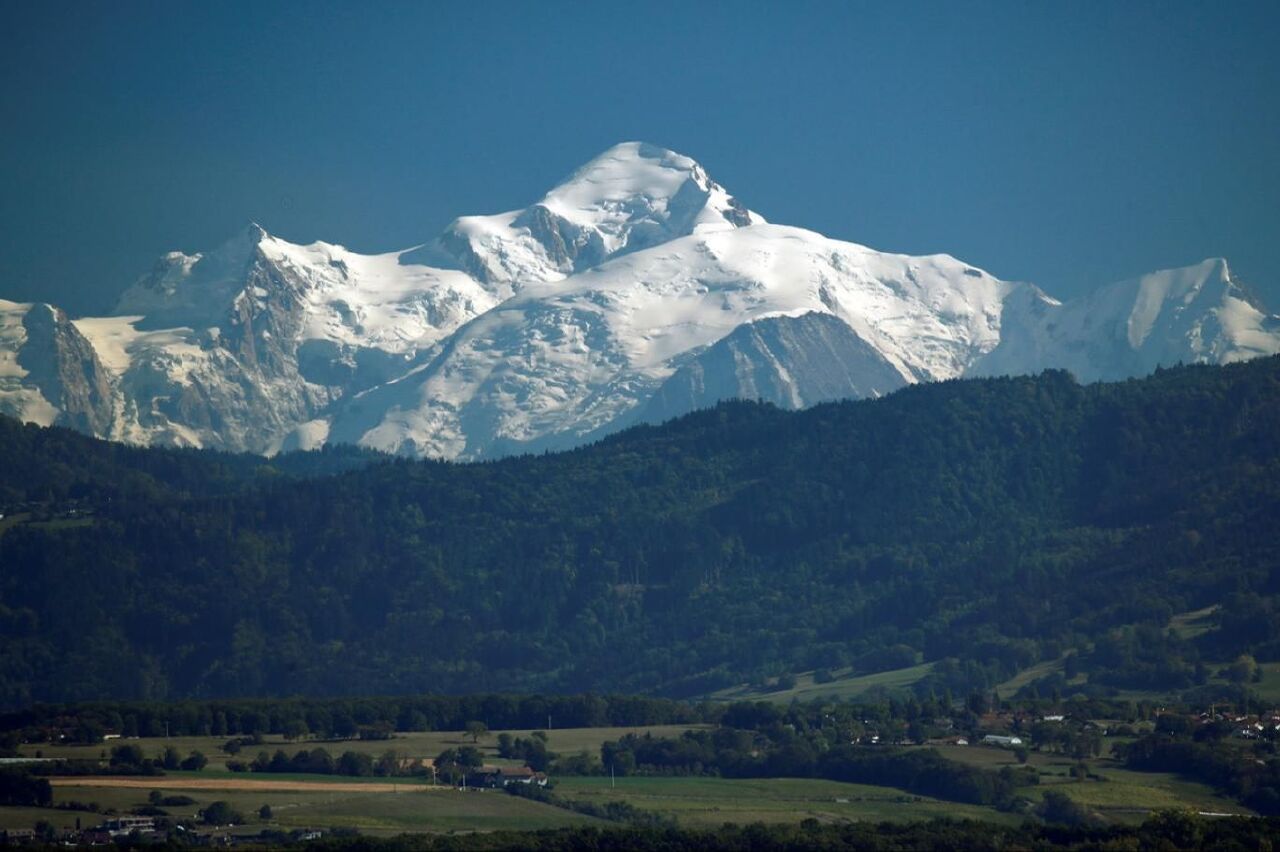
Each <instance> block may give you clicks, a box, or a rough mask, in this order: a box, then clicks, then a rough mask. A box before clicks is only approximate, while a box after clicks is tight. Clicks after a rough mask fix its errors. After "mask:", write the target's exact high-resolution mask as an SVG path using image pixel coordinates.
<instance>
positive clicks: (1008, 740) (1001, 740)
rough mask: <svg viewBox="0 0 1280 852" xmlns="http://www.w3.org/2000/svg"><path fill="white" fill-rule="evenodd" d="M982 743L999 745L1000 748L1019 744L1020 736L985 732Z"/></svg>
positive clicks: (1020, 743)
mask: <svg viewBox="0 0 1280 852" xmlns="http://www.w3.org/2000/svg"><path fill="white" fill-rule="evenodd" d="M982 744H983V745H993V746H1000V747H1002V748H1008V747H1010V746H1020V745H1022V737H1002V736H1000V735H998V734H987V735H986V736H985V737H983V738H982Z"/></svg>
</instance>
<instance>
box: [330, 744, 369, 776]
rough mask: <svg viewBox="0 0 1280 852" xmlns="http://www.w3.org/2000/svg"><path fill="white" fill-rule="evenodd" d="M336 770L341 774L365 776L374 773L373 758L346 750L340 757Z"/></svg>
mask: <svg viewBox="0 0 1280 852" xmlns="http://www.w3.org/2000/svg"><path fill="white" fill-rule="evenodd" d="M336 771H337V773H338V774H339V775H351V776H355V777H358V778H359V777H365V776H368V775H372V774H373V758H371V757H369V755H367V754H360V753H359V752H355V751H344V752H343V753H342V756H341V757H339V758H338V765H337V767H336Z"/></svg>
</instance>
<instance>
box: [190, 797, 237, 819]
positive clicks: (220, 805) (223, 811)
mask: <svg viewBox="0 0 1280 852" xmlns="http://www.w3.org/2000/svg"><path fill="white" fill-rule="evenodd" d="M200 818H201V820H202V821H203V822H204V824H205V825H239V824H240V823H243V822H244V815H243V814H241V813H240V812H239V811H237V810H235V809H234V808H232V807H231V805H229V804H228V803H226V802H224V801H222V800H221V799H219V800H218V801H216V802H210V803H209V805H208V806H207V807H206V808H205V809H204V811H203V812H202V813H201V814H200Z"/></svg>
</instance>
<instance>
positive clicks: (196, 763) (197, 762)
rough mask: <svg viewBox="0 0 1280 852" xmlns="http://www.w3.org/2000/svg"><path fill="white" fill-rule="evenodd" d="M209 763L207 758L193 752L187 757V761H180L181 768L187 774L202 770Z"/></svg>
mask: <svg viewBox="0 0 1280 852" xmlns="http://www.w3.org/2000/svg"><path fill="white" fill-rule="evenodd" d="M208 763H209V758H207V757H205V756H204V755H203V754H201V753H200V752H198V751H193V752H191V754H189V755H187V759H186V760H184V761H182V764H181V766H182V768H183V769H185V770H186V771H188V772H197V771H199V770H201V769H204V768H205V766H207V765H208Z"/></svg>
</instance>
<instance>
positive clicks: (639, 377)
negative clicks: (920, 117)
mask: <svg viewBox="0 0 1280 852" xmlns="http://www.w3.org/2000/svg"><path fill="white" fill-rule="evenodd" d="M1012 286H1016V285H1008V284H1005V283H1004V282H1001V281H998V280H996V279H995V278H992V277H991V276H990V275H987V274H986V273H984V272H981V271H980V270H977V269H974V268H973V267H971V266H969V265H968V264H965V263H962V262H961V261H958V260H955V259H954V258H951V257H947V256H945V255H937V256H933V257H923V258H913V257H907V256H904V255H890V254H883V253H881V252H876V251H873V250H871V249H867V248H864V247H862V246H857V245H854V244H852V243H841V242H838V241H835V240H828V239H826V238H825V237H822V236H820V235H818V234H815V233H813V232H811V231H804V230H801V229H799V228H788V227H783V226H779V225H766V224H760V225H751V226H748V227H743V228H735V229H721V230H716V231H714V232H712V233H709V234H701V233H698V234H693V235H691V236H688V237H683V238H681V239H677V240H672V241H670V242H667V243H663V244H662V245H660V246H657V247H653V248H648V249H643V250H640V251H637V252H633V253H630V254H627V255H624V256H622V257H617V258H614V259H612V260H609V261H607V262H605V263H602V264H601V265H599V266H597V267H594V268H592V269H588V270H586V271H585V272H581V273H578V274H575V275H572V276H570V277H568V278H565V279H563V280H561V281H556V282H551V283H546V284H540V285H537V286H529V287H526V288H525V289H524V290H523V291H522V292H521V293H520V294H518V295H517V296H515V297H513V298H511V299H508V300H507V301H505V302H503V303H502V304H501V305H499V306H498V307H496V308H494V309H493V310H491V311H489V312H487V313H485V314H483V315H482V316H480V317H477V318H476V319H475V320H472V321H471V322H469V323H467V324H466V325H464V326H463V327H462V328H460V329H459V330H458V331H457V332H456V333H455V334H453V335H452V336H451V337H450V338H449V340H448V341H446V343H445V345H444V346H443V347H442V348H441V350H440V352H439V354H438V355H437V356H436V357H435V358H434V359H433V360H432V361H431V362H430V363H428V364H426V365H424V366H423V367H421V368H420V369H417V370H415V371H413V372H412V373H410V374H409V375H407V376H405V377H404V378H402V379H400V380H398V381H396V382H395V383H394V384H391V385H388V386H386V387H384V388H380V389H378V390H377V391H374V392H371V393H369V394H366V395H364V396H362V397H360V398H358V399H356V400H354V401H353V405H354V407H355V409H356V410H355V412H354V413H350V412H349V411H348V410H346V409H344V407H343V406H338V407H337V409H336V414H335V415H334V418H333V425H332V431H331V435H332V436H333V438H334V439H335V440H341V441H351V442H355V443H359V444H362V445H364V446H369V447H374V448H376V449H380V450H383V451H387V452H397V453H403V454H407V455H419V456H439V457H444V458H454V457H462V458H477V457H483V456H490V455H502V454H505V453H509V452H514V451H521V450H530V449H545V448H563V447H568V446H573V445H575V444H577V443H580V442H582V441H584V440H588V439H590V438H592V437H595V436H598V435H600V434H602V433H604V432H607V431H609V430H610V429H616V428H619V427H620V426H622V425H625V424H626V423H628V422H631V420H632V419H633V417H634V414H635V412H636V411H637V409H638V408H639V407H640V406H641V405H643V404H644V403H646V402H647V401H648V399H649V398H650V397H651V396H652V394H653V393H654V392H655V391H656V390H657V388H658V387H659V386H660V385H661V384H662V383H663V382H664V381H666V380H667V379H668V378H669V377H670V376H671V375H672V374H673V373H674V372H675V370H676V369H677V368H678V367H679V366H680V364H681V363H682V362H683V360H686V359H687V358H688V357H690V356H691V355H693V354H694V353H695V352H696V351H697V350H700V349H701V348H703V347H706V346H710V345H711V344H713V343H715V342H716V341H718V340H720V339H721V338H723V337H725V336H726V335H728V334H730V333H731V332H732V331H733V330H734V329H736V328H738V327H740V326H742V325H743V324H744V323H748V322H752V321H755V320H760V319H765V318H769V317H773V316H778V315H788V316H797V315H800V314H805V313H809V312H815V311H816V312H819V313H824V314H830V315H833V316H836V317H838V318H839V319H840V320H842V321H843V322H845V323H846V324H847V325H849V327H850V328H851V329H853V331H854V333H856V335H857V336H858V337H860V338H861V339H863V340H864V341H866V342H867V343H869V344H870V345H871V346H872V347H874V348H875V349H876V350H877V351H878V352H879V353H880V355H881V356H882V357H881V358H880V359H877V366H876V367H875V368H874V369H875V370H876V371H880V370H881V367H882V365H881V364H880V363H879V362H887V363H888V364H890V365H892V367H893V369H895V370H896V371H897V372H898V373H899V374H900V375H901V377H902V379H903V381H916V380H919V379H941V378H950V377H954V376H957V375H960V374H961V373H962V372H963V370H964V368H965V367H966V365H967V364H969V363H970V362H971V361H973V360H974V359H975V358H976V357H978V356H979V355H981V354H982V353H984V352H986V351H987V350H989V349H991V348H993V347H994V346H995V345H996V343H997V341H998V340H999V318H1000V304H1001V300H1002V298H1004V296H1005V294H1006V293H1007V292H1008V291H1009V289H1010V288H1011V287H1012ZM877 374H878V373H877ZM868 378H869V377H868ZM875 381H879V379H876V380H875ZM873 383H874V382H873ZM856 387H857V385H856V383H854V384H851V385H850V386H849V388H848V389H847V392H846V393H844V394H841V395H854V392H855V390H856ZM712 401H714V400H712Z"/></svg>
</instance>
